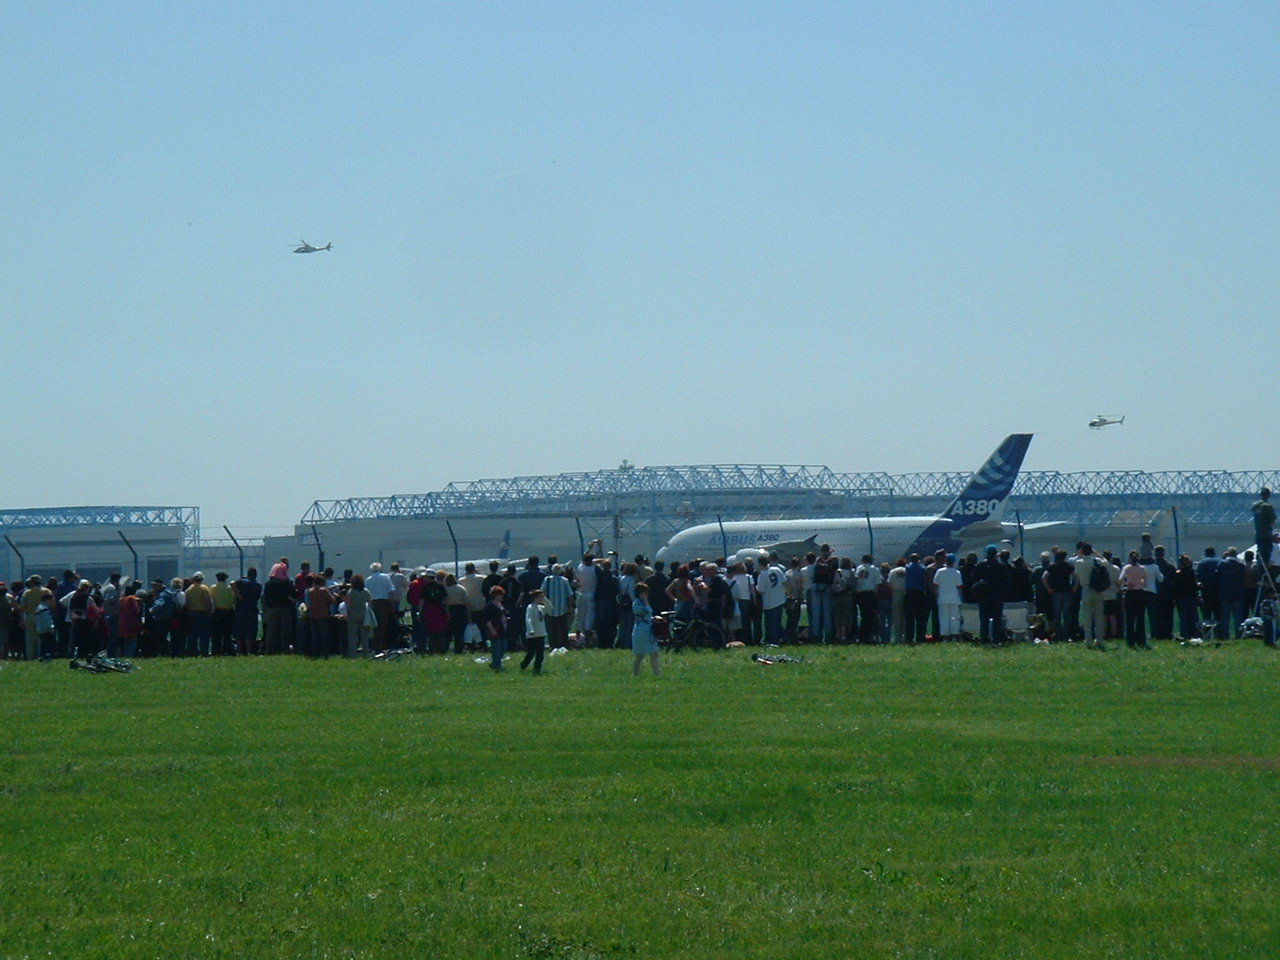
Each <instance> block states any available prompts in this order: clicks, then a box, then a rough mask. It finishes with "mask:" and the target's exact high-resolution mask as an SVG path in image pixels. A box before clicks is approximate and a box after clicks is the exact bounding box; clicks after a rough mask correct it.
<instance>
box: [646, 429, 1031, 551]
mask: <svg viewBox="0 0 1280 960" xmlns="http://www.w3.org/2000/svg"><path fill="white" fill-rule="evenodd" d="M1031 436H1032V435H1031V434H1029V433H1014V434H1010V435H1009V436H1008V437H1005V440H1004V443H1002V444H1000V446H999V447H997V448H996V452H995V453H993V454H992V455H991V456H990V458H989V459H988V460H987V462H986V463H984V464H983V465H982V467H981V468H980V469H979V470H978V472H977V473H975V474H974V475H973V476H972V477H971V478H970V479H969V483H968V484H967V485H966V486H965V488H964V490H962V491H961V493H960V495H959V496H958V497H956V498H955V500H953V501H952V503H951V505H950V506H949V507H947V509H946V510H945V511H943V512H942V513H941V514H939V515H938V516H936V517H872V518H870V520H868V519H867V518H866V517H829V518H826V519H820V520H737V521H731V522H729V523H725V524H719V523H701V524H698V525H697V526H693V527H689V528H688V529H687V530H681V531H680V532H679V533H677V534H676V535H675V536H674V537H672V538H671V539H670V540H669V541H668V542H667V545H666V546H664V547H663V548H662V549H661V550H659V551H658V556H657V559H658V560H666V561H669V562H670V561H674V562H685V561H689V560H693V559H695V558H698V557H701V558H704V559H712V558H714V557H723V556H731V558H740V557H743V556H748V555H750V556H753V557H754V556H759V554H760V551H762V550H764V551H769V552H774V551H776V552H777V554H778V557H779V558H780V559H781V560H782V561H783V562H784V563H785V562H786V561H788V560H790V559H791V558H792V557H795V556H798V557H803V556H804V555H805V554H806V553H810V552H817V550H818V547H819V546H821V545H822V544H824V543H829V544H831V550H832V552H833V553H834V554H835V555H836V556H837V557H852V558H853V559H854V560H857V559H858V558H860V557H861V556H862V555H863V554H865V553H872V554H874V555H875V557H876V559H878V560H893V559H896V558H897V557H905V556H910V555H911V554H913V553H918V554H920V555H921V556H924V555H926V554H930V553H933V552H934V551H936V550H939V549H941V550H947V551H949V552H950V551H956V550H959V549H960V547H961V543H963V542H966V541H977V540H986V541H991V540H998V539H1000V538H1001V537H1003V536H1005V535H1006V531H1005V529H1004V527H1003V526H1002V525H1001V523H1000V516H1001V514H1002V513H1003V511H1004V504H1005V501H1006V500H1007V499H1008V498H1009V492H1010V491H1011V490H1012V489H1013V483H1014V481H1015V480H1016V479H1017V478H1018V471H1019V470H1021V469H1022V460H1023V458H1024V457H1025V456H1026V454H1027V447H1028V446H1030V444H1031Z"/></svg>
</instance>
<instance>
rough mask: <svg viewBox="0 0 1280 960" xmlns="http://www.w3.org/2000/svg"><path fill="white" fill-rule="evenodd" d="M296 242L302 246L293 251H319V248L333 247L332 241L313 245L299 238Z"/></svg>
mask: <svg viewBox="0 0 1280 960" xmlns="http://www.w3.org/2000/svg"><path fill="white" fill-rule="evenodd" d="M298 242H299V243H300V244H302V246H300V247H298V249H297V250H295V251H293V252H294V253H319V252H320V251H321V250H332V249H333V243H332V241H330V242H329V243H326V244H325V245H324V246H323V247H313V246H312V245H311V244H309V243H307V241H305V240H299V241H298Z"/></svg>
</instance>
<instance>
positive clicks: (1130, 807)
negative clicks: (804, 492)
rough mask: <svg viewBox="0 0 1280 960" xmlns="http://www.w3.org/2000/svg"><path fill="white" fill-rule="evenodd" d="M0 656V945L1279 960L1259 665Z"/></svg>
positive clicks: (1266, 727)
mask: <svg viewBox="0 0 1280 960" xmlns="http://www.w3.org/2000/svg"><path fill="white" fill-rule="evenodd" d="M804 652H805V653H806V655H807V656H808V658H809V660H808V662H807V663H804V664H801V665H778V666H760V665H757V664H753V663H752V662H751V661H750V655H749V652H743V651H733V652H725V653H722V654H719V655H716V654H711V653H697V654H685V655H682V656H670V657H666V658H665V659H664V664H663V665H664V674H663V676H661V677H659V678H654V677H652V676H649V675H647V672H646V674H645V675H643V676H641V677H639V678H633V677H632V676H631V675H630V670H629V668H630V655H629V654H627V653H620V652H615V653H610V652H600V651H585V652H575V653H571V654H569V655H567V656H563V657H555V658H550V659H549V660H548V662H547V674H546V675H545V676H543V677H533V676H528V675H524V674H521V673H520V672H519V671H518V670H516V669H514V663H510V662H509V669H508V671H507V672H505V673H504V674H501V675H495V674H493V673H491V672H490V671H489V670H487V669H485V668H484V667H483V666H481V665H478V664H476V663H474V662H472V660H471V659H470V658H468V657H450V658H432V659H416V660H402V661H397V662H393V663H369V662H363V661H361V662H347V661H339V660H335V661H328V662H307V661H301V660H298V659H294V658H269V659H249V660H204V661H199V660H190V661H142V662H141V663H140V669H139V671H138V672H137V673H135V674H132V675H128V676H125V675H104V676H95V675H88V674H83V673H80V672H75V673H73V672H72V671H70V670H68V669H67V668H66V664H65V663H57V664H52V665H48V664H25V663H9V664H7V665H6V666H5V667H4V669H3V670H0V703H3V710H4V712H3V718H4V723H3V726H2V727H0V729H2V731H3V732H2V733H0V737H2V738H3V746H4V749H3V751H2V754H0V756H2V758H3V759H0V804H2V806H0V810H3V816H2V818H0V882H2V884H3V887H2V889H3V895H2V896H3V899H2V900H0V957H3V958H11V957H55V958H97V957H101V958H130V957H157V958H166V960H167V958H176V957H236V958H262V957H334V958H345V957H368V958H374V957H379V958H381V957H450V958H455V957H457V958H460V957H504V958H524V957H534V958H544V957H545V958H590V957H665V956H687V957H700V958H710V957H735V958H742V957H762V958H763V957H769V958H779V957H796V958H818V957H940V958H961V957H983V958H987V957H1001V958H1012V957H1027V958H1036V960H1044V958H1053V957H1062V958H1068V957H1069V958H1072V960H1075V958H1080V957H1089V958H1099V957H1160V958H1172V957H1196V958H1205V957H1264V956H1277V955H1280V930H1278V929H1277V923H1276V920H1275V917H1276V914H1277V909H1276V897H1277V895H1278V894H1280V816H1278V815H1277V810H1276V802H1277V797H1278V796H1280V741H1278V739H1277V734H1278V733H1280V723H1278V722H1277V720H1276V710H1277V702H1276V701H1277V691H1278V687H1280V683H1278V681H1280V657H1277V656H1276V655H1275V654H1274V652H1273V651H1267V650H1264V649H1263V648H1262V647H1261V646H1260V645H1258V644H1256V643H1254V644H1250V645H1244V644H1238V645H1235V646H1224V647H1222V648H1220V649H1214V648H1208V649H1188V648H1183V647H1180V646H1177V645H1174V644H1161V645H1159V646H1158V647H1157V649H1156V650H1155V651H1154V652H1152V653H1146V654H1141V655H1139V654H1138V653H1134V652H1130V651H1128V650H1125V649H1123V648H1121V649H1118V650H1112V651H1110V652H1108V653H1106V654H1099V653H1095V652H1092V651H1086V650H1083V649H1079V648H1076V647H1052V648H1043V647H1032V646H1021V647H1017V648H1011V649H1005V650H980V649H976V648H973V647H967V646H945V647H941V646H938V647H934V646H930V647H919V648H896V647H889V648H867V649H862V648H827V649H821V650H806V651H804Z"/></svg>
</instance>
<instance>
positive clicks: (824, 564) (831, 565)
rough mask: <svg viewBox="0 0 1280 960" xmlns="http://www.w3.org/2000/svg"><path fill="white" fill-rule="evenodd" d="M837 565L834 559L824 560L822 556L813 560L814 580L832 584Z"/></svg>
mask: <svg viewBox="0 0 1280 960" xmlns="http://www.w3.org/2000/svg"><path fill="white" fill-rule="evenodd" d="M836 570H837V567H836V565H835V562H834V561H832V560H823V559H821V558H819V559H817V560H815V561H814V562H813V582H814V583H821V584H830V583H831V582H832V581H833V580H834V579H835V571H836Z"/></svg>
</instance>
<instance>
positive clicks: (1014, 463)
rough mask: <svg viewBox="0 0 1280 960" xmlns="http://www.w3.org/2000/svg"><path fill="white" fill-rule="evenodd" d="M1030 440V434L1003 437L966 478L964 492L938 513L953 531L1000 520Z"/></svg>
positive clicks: (1013, 434) (1014, 434)
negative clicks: (940, 513)
mask: <svg viewBox="0 0 1280 960" xmlns="http://www.w3.org/2000/svg"><path fill="white" fill-rule="evenodd" d="M1031 437H1032V434H1030V433H1012V434H1010V435H1009V436H1007V437H1005V438H1004V442H1003V443H1001V444H1000V446H998V447H997V448H996V451H995V453H993V454H991V456H990V457H988V458H987V462H986V463H984V464H983V465H982V466H981V467H980V468H978V472H977V473H975V474H974V475H973V476H972V477H970V478H969V482H968V484H966V485H965V488H964V490H962V491H961V492H960V495H959V496H958V497H956V498H955V500H953V501H952V502H951V505H950V506H949V507H947V509H946V511H944V513H943V514H942V515H943V516H944V517H946V518H948V519H949V520H950V521H951V524H952V527H951V528H952V530H953V531H959V530H962V529H964V528H965V527H967V526H969V525H971V524H974V523H979V522H982V521H989V520H999V519H1000V515H1001V513H1003V512H1004V504H1005V501H1006V500H1007V499H1008V498H1009V493H1010V492H1011V491H1012V490H1013V484H1014V481H1015V480H1017V479H1018V471H1019V470H1021V469H1022V461H1023V458H1024V457H1026V455H1027V448H1028V447H1029V446H1030V445H1031Z"/></svg>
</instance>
